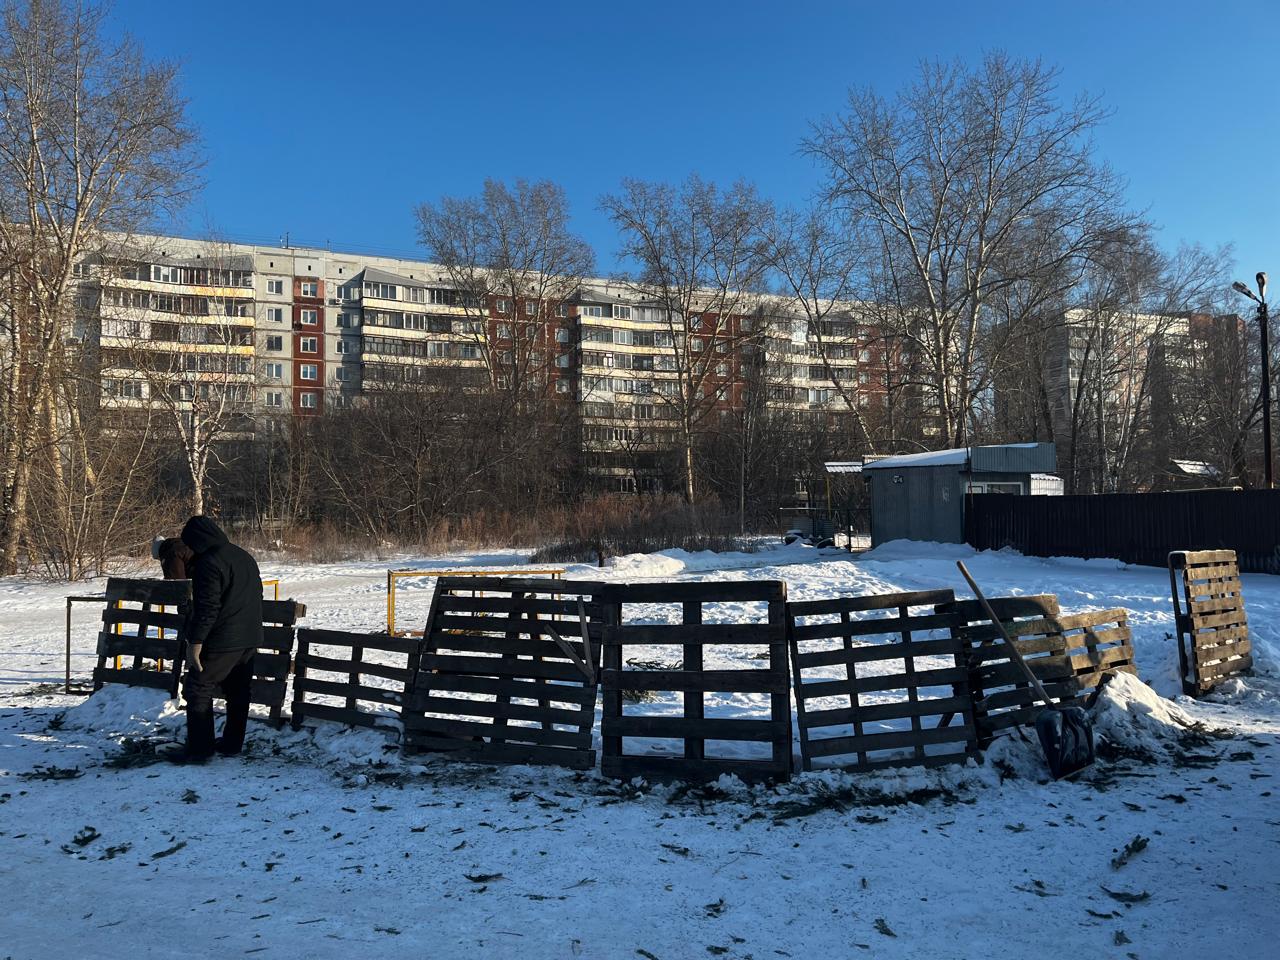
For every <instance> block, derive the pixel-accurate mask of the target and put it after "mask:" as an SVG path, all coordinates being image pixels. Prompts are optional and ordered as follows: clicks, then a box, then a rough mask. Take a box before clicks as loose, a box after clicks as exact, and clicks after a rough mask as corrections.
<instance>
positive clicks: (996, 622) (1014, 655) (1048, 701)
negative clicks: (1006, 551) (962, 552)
mask: <svg viewBox="0 0 1280 960" xmlns="http://www.w3.org/2000/svg"><path fill="white" fill-rule="evenodd" d="M956 566H957V567H959V568H960V573H961V574H962V575H963V576H964V578H965V580H967V581H968V583H969V589H971V590H972V591H973V595H974V596H975V597H977V598H978V602H979V603H980V604H982V609H983V610H984V611H985V612H986V614H987V616H988V617H990V618H991V624H992V626H994V627H995V628H996V630H998V631H999V632H1000V636H1001V637H1002V638H1003V640H1004V645H1005V646H1006V647H1008V648H1009V659H1010V660H1012V661H1013V662H1014V663H1016V664H1017V665H1018V666H1019V667H1021V668H1022V672H1023V673H1024V674H1026V676H1027V681H1028V682H1029V683H1030V684H1031V686H1032V687H1034V688H1035V691H1036V693H1038V694H1039V695H1040V699H1041V700H1043V701H1044V705H1045V706H1046V707H1052V706H1053V699H1052V698H1051V697H1050V696H1049V691H1047V690H1046V689H1045V688H1044V684H1042V683H1041V682H1040V678H1039V677H1037V676H1036V675H1035V674H1034V673H1032V672H1031V668H1030V667H1029V666H1027V661H1026V660H1024V659H1023V657H1022V651H1021V650H1019V649H1018V648H1017V647H1016V646H1014V643H1013V640H1012V639H1010V637H1009V631H1008V630H1006V629H1005V628H1004V624H1003V623H1001V622H1000V618H999V617H997V616H996V612H995V611H994V610H992V609H991V604H989V603H987V598H986V597H984V596H983V595H982V591H981V590H980V589H979V588H978V585H977V584H976V583H974V580H973V577H971V576H970V575H969V570H968V568H966V567H965V565H964V561H963V560H957V561H956Z"/></svg>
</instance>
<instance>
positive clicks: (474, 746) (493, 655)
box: [403, 577, 603, 770]
mask: <svg viewBox="0 0 1280 960" xmlns="http://www.w3.org/2000/svg"><path fill="white" fill-rule="evenodd" d="M599 592H600V584H593V583H587V582H583V581H564V580H559V579H530V578H525V577H499V578H485V577H479V578H477V577H441V578H440V579H439V580H437V581H436V590H435V595H434V597H433V598H432V602H431V612H430V615H429V617H428V619H427V624H426V628H425V629H424V631H423V642H422V646H421V657H420V659H419V662H418V670H417V673H416V675H415V676H414V678H413V682H412V689H411V691H410V693H409V694H408V696H407V698H406V705H405V710H404V730H405V734H404V741H403V746H404V750H405V752H406V753H415V752H445V753H448V754H449V755H450V756H451V757H453V758H455V759H460V760H468V761H473V762H477V763H532V764H556V765H560V766H565V767H570V768H572V769H579V770H587V769H591V768H592V767H594V766H595V761H596V753H595V750H594V749H593V748H592V745H591V732H592V727H593V724H594V721H595V704H596V689H597V685H598V678H599V670H600V638H601V632H602V629H603V624H602V608H601V605H600V603H599V602H598V600H597V599H596V596H597V595H598V593H599Z"/></svg>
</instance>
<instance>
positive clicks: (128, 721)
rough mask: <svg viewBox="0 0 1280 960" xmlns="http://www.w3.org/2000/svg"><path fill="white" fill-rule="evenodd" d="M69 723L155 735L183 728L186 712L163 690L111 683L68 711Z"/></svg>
mask: <svg viewBox="0 0 1280 960" xmlns="http://www.w3.org/2000/svg"><path fill="white" fill-rule="evenodd" d="M64 723H65V726H66V727H67V728H69V729H72V730H84V731H88V732H92V733H99V734H105V735H106V736H108V737H111V736H134V737H137V736H154V735H156V734H160V733H172V732H173V731H175V730H181V729H182V728H183V726H184V724H185V723H186V717H185V714H184V713H183V711H182V708H181V706H180V705H179V703H178V701H177V700H170V699H169V698H168V696H167V695H166V694H165V692H164V691H163V690H153V689H150V688H148V687H128V686H125V685H124V684H119V683H109V684H107V685H106V686H104V687H103V688H102V689H101V690H99V691H98V692H97V693H95V694H94V695H93V696H91V697H90V698H89V699H88V700H86V701H85V702H84V703H81V704H79V705H77V706H74V707H72V708H71V709H69V710H68V711H67V713H66V720H65V721H64Z"/></svg>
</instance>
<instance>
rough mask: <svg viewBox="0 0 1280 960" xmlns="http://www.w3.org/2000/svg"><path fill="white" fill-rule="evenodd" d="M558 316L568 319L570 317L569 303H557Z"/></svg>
mask: <svg viewBox="0 0 1280 960" xmlns="http://www.w3.org/2000/svg"><path fill="white" fill-rule="evenodd" d="M556 316H557V317H567V316H569V305H568V304H567V303H557V304H556Z"/></svg>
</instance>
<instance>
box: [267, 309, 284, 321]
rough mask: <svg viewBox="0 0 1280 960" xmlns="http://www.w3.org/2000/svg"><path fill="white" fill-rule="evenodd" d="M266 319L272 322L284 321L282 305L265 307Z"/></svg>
mask: <svg viewBox="0 0 1280 960" xmlns="http://www.w3.org/2000/svg"><path fill="white" fill-rule="evenodd" d="M267 319H268V320H270V321H271V322H272V323H284V307H267Z"/></svg>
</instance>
